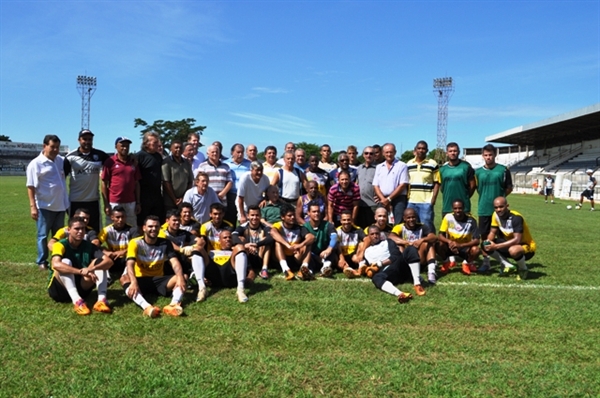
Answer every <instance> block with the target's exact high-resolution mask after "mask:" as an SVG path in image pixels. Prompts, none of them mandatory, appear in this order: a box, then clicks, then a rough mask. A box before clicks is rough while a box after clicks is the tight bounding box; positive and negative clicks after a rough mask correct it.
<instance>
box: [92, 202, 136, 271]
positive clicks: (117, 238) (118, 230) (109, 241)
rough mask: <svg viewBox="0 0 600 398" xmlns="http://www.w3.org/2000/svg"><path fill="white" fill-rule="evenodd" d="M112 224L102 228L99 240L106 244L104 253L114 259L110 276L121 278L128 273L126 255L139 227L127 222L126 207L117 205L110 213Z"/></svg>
mask: <svg viewBox="0 0 600 398" xmlns="http://www.w3.org/2000/svg"><path fill="white" fill-rule="evenodd" d="M110 219H111V221H112V224H109V225H107V226H106V227H104V228H102V230H101V231H100V234H98V240H99V241H100V244H101V245H104V250H103V251H104V254H105V255H107V256H108V257H109V258H110V259H111V260H112V261H113V263H114V264H113V266H112V267H110V278H113V277H114V278H120V277H121V276H123V275H126V274H127V273H126V269H127V266H126V265H127V264H126V258H127V257H126V256H127V247H128V246H129V241H131V240H132V239H133V238H135V237H136V236H137V228H136V227H134V226H131V225H129V224H127V211H126V209H125V207H123V206H121V205H117V206H115V207H113V208H112V210H111V213H110Z"/></svg>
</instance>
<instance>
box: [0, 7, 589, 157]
mask: <svg viewBox="0 0 600 398" xmlns="http://www.w3.org/2000/svg"><path fill="white" fill-rule="evenodd" d="M0 25H1V27H0V30H1V31H0V33H1V38H0V40H1V41H0V43H1V53H0V56H1V60H0V134H4V135H8V136H9V137H10V138H11V139H12V140H13V141H24V142H41V140H42V138H43V136H44V135H45V134H57V135H58V136H59V137H61V139H62V141H63V144H67V145H69V146H71V147H72V148H73V147H76V146H77V133H78V131H79V129H80V126H81V97H80V95H79V93H78V91H77V90H76V87H75V86H76V77H77V75H84V74H87V75H89V76H95V77H97V79H98V89H97V91H96V93H95V94H94V96H93V98H92V101H91V123H90V128H91V130H92V131H93V132H94V133H95V134H96V136H95V146H96V147H97V148H100V149H104V150H106V151H111V150H112V149H113V145H114V139H115V138H116V137H117V136H119V135H126V136H128V137H130V138H132V139H133V141H134V145H135V147H138V145H139V142H140V137H139V130H136V129H134V128H133V120H134V118H138V117H139V118H142V119H144V120H146V121H148V122H152V121H154V120H157V119H164V120H179V119H183V118H188V117H191V118H195V119H196V120H197V123H198V124H199V125H205V126H207V129H206V130H205V134H204V136H203V137H202V142H203V143H205V144H206V143H208V144H210V143H211V142H213V141H214V140H220V141H221V142H223V144H224V146H225V148H226V152H228V149H229V148H230V147H231V145H232V144H234V143H236V142H241V143H243V144H248V143H254V144H256V145H257V146H258V147H259V150H262V149H264V147H265V146H266V145H276V146H277V147H278V148H280V149H282V148H283V146H284V144H285V143H286V142H288V141H295V142H298V141H307V142H310V143H316V144H323V143H329V144H330V145H331V146H332V148H333V149H334V150H339V149H343V148H345V147H346V146H347V145H348V144H354V145H356V146H358V147H359V149H362V148H363V147H364V146H366V145H370V144H374V143H380V144H382V143H385V142H388V141H391V142H394V143H396V145H397V147H398V150H399V151H400V150H406V149H411V148H412V147H413V146H414V145H415V143H416V141H417V140H419V139H425V140H426V141H428V142H429V146H430V148H431V147H434V146H435V144H436V129H437V99H436V97H435V96H434V94H433V89H432V84H433V79H434V78H437V77H444V76H451V77H453V79H454V82H455V87H456V91H455V93H454V95H453V96H452V98H451V100H450V106H449V116H448V141H457V142H458V143H459V144H460V145H461V147H476V146H482V145H483V144H484V138H485V137H486V136H489V135H492V134H496V133H498V132H501V131H504V130H507V129H510V128H513V127H515V126H519V125H522V124H526V123H531V122H535V121H538V120H541V119H544V118H547V117H551V116H555V115H558V114H561V113H565V112H569V111H572V110H575V109H579V108H582V107H584V106H589V105H592V104H595V103H598V102H600V1H597V0H595V1H477V2H476V1H414V2H412V1H406V2H404V1H396V2H395V1H380V2H377V1H369V2H366V1H351V2H348V1H341V2H340V1H318V2H317V1H302V2H300V1H244V2H242V1H228V2H200V1H182V2H179V1H109V0H106V1H93V0H92V1H7V0H1V1H0Z"/></svg>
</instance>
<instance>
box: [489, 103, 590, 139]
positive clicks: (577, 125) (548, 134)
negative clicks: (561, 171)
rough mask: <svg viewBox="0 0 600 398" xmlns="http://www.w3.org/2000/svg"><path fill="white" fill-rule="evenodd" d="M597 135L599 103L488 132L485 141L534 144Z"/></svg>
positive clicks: (587, 137)
mask: <svg viewBox="0 0 600 398" xmlns="http://www.w3.org/2000/svg"><path fill="white" fill-rule="evenodd" d="M598 138H600V103H598V104H595V105H591V106H587V107H585V108H582V109H578V110H576V111H572V112H568V113H564V114H562V115H558V116H554V117H551V118H549V119H545V120H542V121H539V122H535V123H530V124H526V125H524V126H519V127H515V128H512V129H510V130H506V131H503V132H502V133H498V134H494V135H490V136H488V137H486V138H485V140H486V141H487V142H497V143H503V144H513V145H521V146H525V145H530V146H534V147H537V148H542V147H546V146H558V145H565V144H573V143H577V142H581V141H584V140H585V141H588V140H595V139H598Z"/></svg>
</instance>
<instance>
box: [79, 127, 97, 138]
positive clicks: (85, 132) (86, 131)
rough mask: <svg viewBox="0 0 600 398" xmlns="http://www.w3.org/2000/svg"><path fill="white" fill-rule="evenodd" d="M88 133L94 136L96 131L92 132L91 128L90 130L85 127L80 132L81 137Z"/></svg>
mask: <svg viewBox="0 0 600 398" xmlns="http://www.w3.org/2000/svg"><path fill="white" fill-rule="evenodd" d="M86 134H89V135H91V136H92V137H93V136H94V133H92V132H91V130H88V129H83V130H81V131H80V132H79V137H82V136H84V135H86Z"/></svg>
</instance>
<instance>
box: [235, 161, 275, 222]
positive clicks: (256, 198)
mask: <svg viewBox="0 0 600 398" xmlns="http://www.w3.org/2000/svg"><path fill="white" fill-rule="evenodd" d="M269 185H270V182H269V177H267V176H266V175H264V174H263V166H262V164H261V163H260V162H259V161H254V162H252V163H250V173H246V174H245V175H243V176H242V178H241V179H240V185H239V187H238V193H237V209H238V214H239V219H240V224H243V223H245V222H246V221H248V216H247V212H248V208H250V207H251V206H254V205H258V204H259V203H260V202H261V201H262V200H263V193H264V192H265V191H266V189H267V188H268V187H269Z"/></svg>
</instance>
